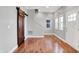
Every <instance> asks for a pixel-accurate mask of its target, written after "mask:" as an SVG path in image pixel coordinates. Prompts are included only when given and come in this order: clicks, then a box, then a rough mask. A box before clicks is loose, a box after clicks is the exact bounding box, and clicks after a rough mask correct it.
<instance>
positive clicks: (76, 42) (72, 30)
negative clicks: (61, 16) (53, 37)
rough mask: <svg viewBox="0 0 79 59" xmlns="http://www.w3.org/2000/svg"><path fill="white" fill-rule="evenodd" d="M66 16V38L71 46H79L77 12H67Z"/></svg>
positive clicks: (78, 16)
mask: <svg viewBox="0 0 79 59" xmlns="http://www.w3.org/2000/svg"><path fill="white" fill-rule="evenodd" d="M73 15H75V16H73ZM66 16H67V17H66V18H67V19H66V40H67V41H68V42H69V43H70V44H71V45H72V46H73V47H75V48H78V47H79V14H78V12H72V13H68V14H67V15H66ZM74 17H75V18H74Z"/></svg>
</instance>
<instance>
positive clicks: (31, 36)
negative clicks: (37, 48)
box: [26, 36, 44, 39]
mask: <svg viewBox="0 0 79 59" xmlns="http://www.w3.org/2000/svg"><path fill="white" fill-rule="evenodd" d="M39 37H41V38H43V37H44V36H27V38H39ZM27 38H26V39H27Z"/></svg>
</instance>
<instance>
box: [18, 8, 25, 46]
mask: <svg viewBox="0 0 79 59" xmlns="http://www.w3.org/2000/svg"><path fill="white" fill-rule="evenodd" d="M24 18H25V13H24V11H22V10H21V9H20V8H18V10H17V37H18V39H17V43H18V46H20V45H21V44H22V43H23V42H24Z"/></svg>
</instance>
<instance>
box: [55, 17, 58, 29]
mask: <svg viewBox="0 0 79 59" xmlns="http://www.w3.org/2000/svg"><path fill="white" fill-rule="evenodd" d="M55 29H58V18H56V19H55Z"/></svg>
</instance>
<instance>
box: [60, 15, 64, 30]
mask: <svg viewBox="0 0 79 59" xmlns="http://www.w3.org/2000/svg"><path fill="white" fill-rule="evenodd" d="M59 30H63V16H61V17H59Z"/></svg>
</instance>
